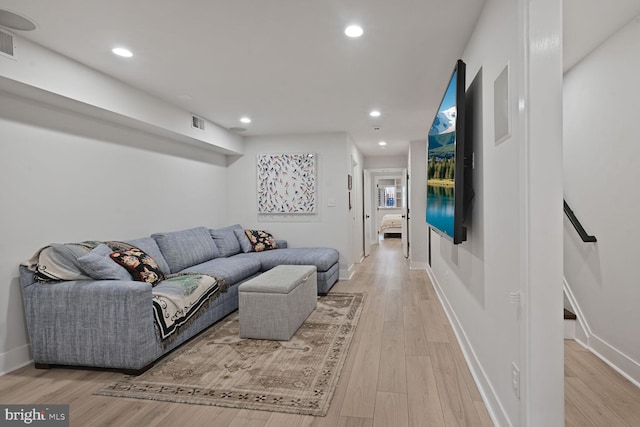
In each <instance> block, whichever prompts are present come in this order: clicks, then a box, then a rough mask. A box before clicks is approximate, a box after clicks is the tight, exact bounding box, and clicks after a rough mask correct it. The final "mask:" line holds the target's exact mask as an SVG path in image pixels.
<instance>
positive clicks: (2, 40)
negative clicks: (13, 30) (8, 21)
mask: <svg viewBox="0 0 640 427" xmlns="http://www.w3.org/2000/svg"><path fill="white" fill-rule="evenodd" d="M0 53H2V54H3V55H6V56H8V57H10V58H13V35H11V34H10V33H7V32H6V31H3V30H2V29H0Z"/></svg>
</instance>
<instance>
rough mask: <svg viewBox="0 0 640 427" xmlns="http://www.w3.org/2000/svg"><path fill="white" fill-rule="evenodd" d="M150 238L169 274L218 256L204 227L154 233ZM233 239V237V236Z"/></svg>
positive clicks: (214, 245) (216, 249)
mask: <svg viewBox="0 0 640 427" xmlns="http://www.w3.org/2000/svg"><path fill="white" fill-rule="evenodd" d="M151 237H153V239H154V240H155V241H156V243H157V244H158V246H159V247H160V251H161V252H162V255H163V256H164V259H165V260H166V261H167V264H169V268H170V269H171V273H178V272H180V271H182V270H184V269H185V268H187V267H191V266H192V265H196V264H200V263H203V262H205V261H209V260H211V259H214V258H217V257H218V256H220V253H219V251H218V248H217V247H216V244H215V243H214V242H213V240H212V239H211V236H210V235H209V230H208V229H207V228H206V227H196V228H191V229H189V230H182V231H173V232H169V233H155V234H152V235H151ZM234 238H235V236H234Z"/></svg>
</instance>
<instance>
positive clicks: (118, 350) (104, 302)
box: [22, 280, 158, 369]
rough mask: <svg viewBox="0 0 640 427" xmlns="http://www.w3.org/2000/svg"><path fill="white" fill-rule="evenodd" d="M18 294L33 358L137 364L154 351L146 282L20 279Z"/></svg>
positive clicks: (122, 365)
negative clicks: (33, 280) (32, 281)
mask: <svg viewBox="0 0 640 427" xmlns="http://www.w3.org/2000/svg"><path fill="white" fill-rule="evenodd" d="M22 296H23V302H24V308H25V317H26V322H27V329H28V332H29V338H30V341H31V350H32V353H33V360H34V362H36V363H45V364H58V365H81V366H99V367H113V368H125V369H140V368H142V367H144V366H146V365H148V364H149V363H150V362H151V361H153V360H155V358H156V357H157V356H158V355H157V354H155V353H156V347H157V346H156V343H155V341H156V334H155V329H154V328H155V327H154V324H153V306H152V294H151V285H150V284H148V283H144V282H134V281H126V280H99V281H93V280H82V281H67V282H57V283H27V282H25V281H23V283H22Z"/></svg>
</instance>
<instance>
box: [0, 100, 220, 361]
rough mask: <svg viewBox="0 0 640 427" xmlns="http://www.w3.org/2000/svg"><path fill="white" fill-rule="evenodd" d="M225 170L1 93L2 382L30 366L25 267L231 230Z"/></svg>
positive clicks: (183, 150) (204, 157)
mask: <svg viewBox="0 0 640 427" xmlns="http://www.w3.org/2000/svg"><path fill="white" fill-rule="evenodd" d="M225 162H226V160H225V157H224V156H223V155H220V154H217V153H214V152H211V151H208V150H204V149H201V148H196V147H192V146H189V145H185V144H183V143H177V142H175V141H170V140H166V139H162V138H158V137H156V136H152V135H149V134H146V133H143V132H140V131H137V130H132V129H128V128H124V127H120V126H115V125H113V124H110V123H108V122H104V121H100V120H96V119H93V118H87V117H84V116H82V115H79V114H76V113H71V112H67V111H64V110H60V109H58V108H51V107H49V106H47V105H44V104H41V103H38V102H35V101H31V100H27V99H24V98H21V97H16V96H13V95H10V94H6V93H3V92H0V182H2V186H0V200H1V201H2V209H1V210H0V235H1V236H2V244H1V245H0V283H1V284H2V285H0V373H3V372H7V371H10V370H12V369H15V368H17V367H18V366H20V365H22V364H25V363H27V362H28V361H29V360H30V356H29V353H28V344H27V336H26V327H25V324H24V315H23V312H22V300H21V298H22V297H21V291H20V287H19V281H18V265H19V263H20V262H22V261H24V260H26V259H28V258H29V257H31V255H33V253H34V252H35V251H36V250H37V249H38V248H40V247H41V246H44V245H46V244H48V243H51V242H58V243H64V242H74V241H82V240H93V239H95V240H111V239H112V240H122V239H129V238H137V237H142V236H148V235H150V234H151V233H153V232H156V231H171V230H179V229H184V228H189V227H194V226H199V225H205V226H210V227H216V226H222V225H226V223H225V219H226V207H225V205H224V202H221V201H224V200H225V199H226V196H227V195H226V192H227V179H226V164H225Z"/></svg>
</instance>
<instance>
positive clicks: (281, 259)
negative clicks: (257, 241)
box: [233, 248, 340, 272]
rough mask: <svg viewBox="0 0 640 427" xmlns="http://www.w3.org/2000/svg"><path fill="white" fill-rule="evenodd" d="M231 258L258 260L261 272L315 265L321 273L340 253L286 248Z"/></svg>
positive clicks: (329, 249) (327, 250)
mask: <svg viewBox="0 0 640 427" xmlns="http://www.w3.org/2000/svg"><path fill="white" fill-rule="evenodd" d="M233 258H239V259H254V260H258V261H260V264H261V265H262V271H267V270H271V269H272V268H273V267H275V266H277V265H315V266H316V267H317V268H318V271H319V272H321V271H327V270H329V269H330V268H331V267H332V266H333V265H334V264H335V263H337V262H338V259H339V258H340V253H339V252H338V251H337V250H335V249H333V248H287V249H274V250H271V251H264V252H249V253H246V254H238V255H236V256H234V257H233Z"/></svg>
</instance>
